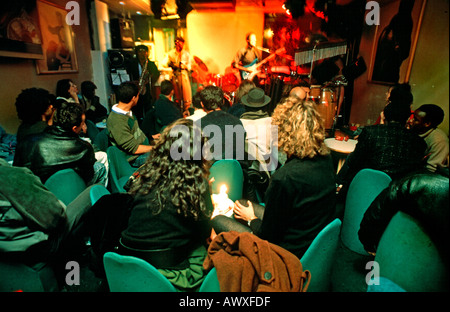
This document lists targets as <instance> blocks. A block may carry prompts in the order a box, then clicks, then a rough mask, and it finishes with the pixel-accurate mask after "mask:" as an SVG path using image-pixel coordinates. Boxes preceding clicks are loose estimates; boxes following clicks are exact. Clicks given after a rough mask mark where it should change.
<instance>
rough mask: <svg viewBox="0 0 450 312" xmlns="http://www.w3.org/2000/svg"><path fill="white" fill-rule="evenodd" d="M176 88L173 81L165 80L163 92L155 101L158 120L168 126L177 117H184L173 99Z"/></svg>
mask: <svg viewBox="0 0 450 312" xmlns="http://www.w3.org/2000/svg"><path fill="white" fill-rule="evenodd" d="M174 94H175V89H174V87H173V84H172V82H170V81H169V80H164V81H162V82H161V94H160V95H159V98H158V99H157V100H156V101H155V117H156V120H157V122H158V123H159V124H160V125H161V126H162V127H166V126H168V125H169V124H171V123H172V122H174V121H175V120H177V119H180V118H183V114H182V113H181V111H180V108H179V106H177V104H176V103H175V102H173V101H172V99H173V96H174Z"/></svg>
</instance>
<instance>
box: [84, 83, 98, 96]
mask: <svg viewBox="0 0 450 312" xmlns="http://www.w3.org/2000/svg"><path fill="white" fill-rule="evenodd" d="M95 89H97V86H96V85H95V83H93V82H92V81H89V80H87V81H83V82H82V83H81V94H82V95H84V96H85V97H86V98H88V99H90V100H91V99H93V98H94V96H95Z"/></svg>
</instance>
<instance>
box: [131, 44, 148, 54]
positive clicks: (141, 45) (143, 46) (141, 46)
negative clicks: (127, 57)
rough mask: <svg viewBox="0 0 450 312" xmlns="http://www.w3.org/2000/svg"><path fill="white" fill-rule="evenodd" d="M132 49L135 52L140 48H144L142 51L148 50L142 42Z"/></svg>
mask: <svg viewBox="0 0 450 312" xmlns="http://www.w3.org/2000/svg"><path fill="white" fill-rule="evenodd" d="M134 50H135V51H136V53H137V52H138V51H140V50H144V51H146V52H148V47H147V46H146V45H144V44H140V45H138V46H136V47H135V48H134Z"/></svg>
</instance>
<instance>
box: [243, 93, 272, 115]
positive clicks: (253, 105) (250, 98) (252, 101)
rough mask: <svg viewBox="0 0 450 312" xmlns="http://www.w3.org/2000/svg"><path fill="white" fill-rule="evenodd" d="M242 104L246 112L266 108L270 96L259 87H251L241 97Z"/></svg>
mask: <svg viewBox="0 0 450 312" xmlns="http://www.w3.org/2000/svg"><path fill="white" fill-rule="evenodd" d="M241 102H242V104H243V105H244V107H245V111H247V112H255V111H260V110H263V111H265V110H266V109H267V106H268V104H269V102H270V97H269V96H267V95H265V93H264V90H263V89H261V88H253V89H251V90H250V91H249V92H248V93H247V94H246V95H244V96H243V97H242V99H241Z"/></svg>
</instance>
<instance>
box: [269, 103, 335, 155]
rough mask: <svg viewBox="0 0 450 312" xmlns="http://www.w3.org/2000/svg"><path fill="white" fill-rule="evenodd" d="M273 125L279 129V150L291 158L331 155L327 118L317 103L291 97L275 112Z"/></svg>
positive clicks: (278, 106) (280, 104)
mask: <svg viewBox="0 0 450 312" xmlns="http://www.w3.org/2000/svg"><path fill="white" fill-rule="evenodd" d="M272 124H273V125H276V126H278V147H279V149H280V150H282V151H283V152H285V153H286V155H287V156H288V157H291V156H295V157H298V158H313V157H315V156H317V155H326V154H328V153H329V150H328V148H327V147H326V145H325V136H326V133H325V127H324V125H323V119H322V116H321V115H320V113H319V112H318V111H317V110H316V104H315V103H314V102H312V101H307V100H300V99H299V98H298V97H291V96H290V97H287V98H285V99H283V100H282V101H281V102H280V103H279V104H278V105H277V107H276V108H275V110H274V112H273V115H272Z"/></svg>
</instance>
